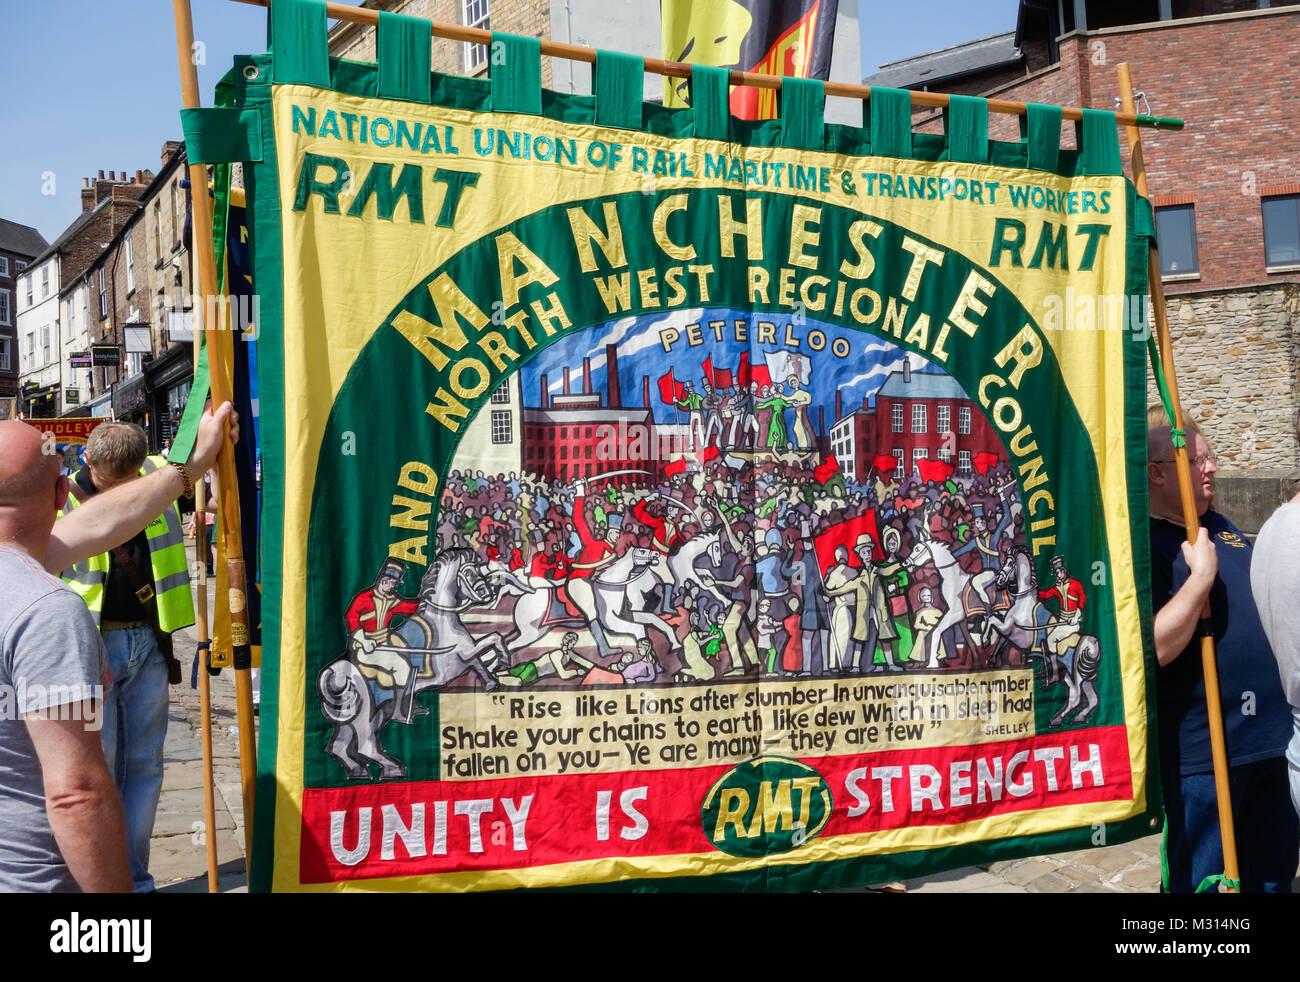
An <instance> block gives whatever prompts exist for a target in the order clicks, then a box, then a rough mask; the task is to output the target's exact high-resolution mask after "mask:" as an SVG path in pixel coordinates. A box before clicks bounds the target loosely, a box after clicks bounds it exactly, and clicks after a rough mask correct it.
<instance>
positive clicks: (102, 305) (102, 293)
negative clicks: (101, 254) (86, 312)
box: [99, 266, 108, 317]
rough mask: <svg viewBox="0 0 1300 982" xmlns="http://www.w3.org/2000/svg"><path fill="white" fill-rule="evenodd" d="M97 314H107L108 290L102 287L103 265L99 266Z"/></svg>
mask: <svg viewBox="0 0 1300 982" xmlns="http://www.w3.org/2000/svg"><path fill="white" fill-rule="evenodd" d="M99 316H100V317H107V316H108V291H107V290H105V289H104V267H103V266H100V267H99Z"/></svg>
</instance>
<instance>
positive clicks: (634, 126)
mask: <svg viewBox="0 0 1300 982" xmlns="http://www.w3.org/2000/svg"><path fill="white" fill-rule="evenodd" d="M644 80H645V59H644V58H638V57H636V56H635V55H625V54H620V53H618V52H614V51H597V52H596V70H595V81H594V83H593V85H592V91H593V92H595V93H596V123H597V125H599V126H612V127H614V128H616V129H620V130H639V129H640V128H641V90H642V85H643V84H644Z"/></svg>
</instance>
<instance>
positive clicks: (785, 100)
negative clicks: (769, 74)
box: [781, 78, 826, 150]
mask: <svg viewBox="0 0 1300 982" xmlns="http://www.w3.org/2000/svg"><path fill="white" fill-rule="evenodd" d="M781 146H783V147H792V148H794V149H796V150H824V149H826V86H825V85H823V84H822V83H821V82H820V81H818V80H817V79H813V78H783V79H782V80H781Z"/></svg>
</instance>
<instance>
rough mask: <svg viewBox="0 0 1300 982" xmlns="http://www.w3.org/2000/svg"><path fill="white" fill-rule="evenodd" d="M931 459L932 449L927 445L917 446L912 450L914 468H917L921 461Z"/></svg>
mask: <svg viewBox="0 0 1300 982" xmlns="http://www.w3.org/2000/svg"><path fill="white" fill-rule="evenodd" d="M929 459H930V451H929V450H928V449H927V448H925V447H917V448H916V449H915V450H913V451H912V469H913V470H915V469H916V467H917V465H918V464H919V463H920V462H921V461H923V460H929Z"/></svg>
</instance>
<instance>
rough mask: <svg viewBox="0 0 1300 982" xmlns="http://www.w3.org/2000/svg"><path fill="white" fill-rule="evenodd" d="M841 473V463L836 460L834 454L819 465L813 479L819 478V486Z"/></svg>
mask: <svg viewBox="0 0 1300 982" xmlns="http://www.w3.org/2000/svg"><path fill="white" fill-rule="evenodd" d="M839 472H840V464H839V461H837V460H836V459H835V455H834V454H829V455H828V456H827V457H826V459H825V460H824V461H822V462H821V463H820V464H818V465H817V468H816V469H815V470H814V471H813V477H815V478H817V482H818V483H819V484H825V483H826V482H827V481H829V480H830V479H831V478H832V477H834V476H835V475H836V474H838V473H839Z"/></svg>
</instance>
